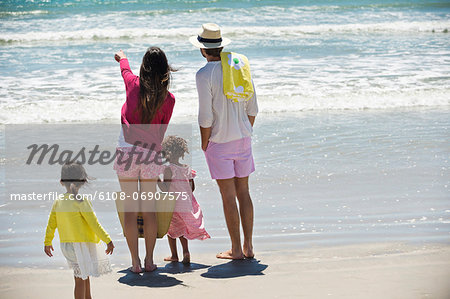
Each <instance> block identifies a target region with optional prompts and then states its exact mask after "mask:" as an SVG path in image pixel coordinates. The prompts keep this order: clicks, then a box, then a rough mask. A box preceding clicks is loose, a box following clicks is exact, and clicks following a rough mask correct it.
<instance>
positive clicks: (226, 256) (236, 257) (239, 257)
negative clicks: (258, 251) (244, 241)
mask: <svg viewBox="0 0 450 299" xmlns="http://www.w3.org/2000/svg"><path fill="white" fill-rule="evenodd" d="M216 258H218V259H228V260H243V259H244V255H243V254H242V252H241V253H240V254H236V255H233V253H232V252H231V250H228V251H225V252H221V253H218V254H217V255H216Z"/></svg>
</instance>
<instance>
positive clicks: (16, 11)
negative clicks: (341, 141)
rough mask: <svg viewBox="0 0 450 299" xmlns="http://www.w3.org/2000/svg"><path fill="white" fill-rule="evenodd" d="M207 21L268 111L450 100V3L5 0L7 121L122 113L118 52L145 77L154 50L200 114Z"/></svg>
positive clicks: (1, 67)
mask: <svg viewBox="0 0 450 299" xmlns="http://www.w3.org/2000/svg"><path fill="white" fill-rule="evenodd" d="M206 22H216V23H218V24H220V25H221V26H222V29H223V30H222V31H223V35H224V36H226V37H228V38H230V39H231V40H232V44H230V45H229V46H228V47H226V50H230V51H235V52H239V53H242V54H245V55H247V56H248V57H249V59H250V63H251V68H252V72H253V76H254V80H255V85H256V88H257V94H258V99H259V105H260V110H261V112H265V113H272V112H280V111H291V112H292V111H305V110H329V109H339V110H341V109H365V108H380V109H385V108H392V107H417V106H420V107H423V106H448V105H449V99H450V97H449V96H448V90H449V86H450V78H449V72H450V59H449V53H450V34H449V33H448V30H450V4H449V2H448V1H433V2H431V3H430V2H429V1H333V2H330V1H273V0H263V1H147V0H135V1H129V0H109V1H100V0H97V1H84V0H82V1H62V0H48V1H37V0H35V1H2V3H1V5H0V78H1V80H0V123H29V122H56V121H99V120H108V119H112V120H118V119H119V111H120V107H121V105H122V103H123V101H124V96H125V94H124V86H123V83H122V79H121V76H120V70H119V66H118V64H117V63H116V62H115V61H114V58H113V57H114V53H115V52H116V51H118V50H120V49H122V50H124V51H125V53H126V54H127V55H128V57H129V60H130V65H131V68H132V69H133V71H134V72H135V73H136V74H138V72H139V67H140V63H141V59H142V56H143V54H144V53H145V51H146V49H147V48H148V47H149V46H159V47H161V48H162V49H163V50H164V51H165V52H166V53H167V56H168V59H169V60H170V62H171V63H172V65H173V66H174V67H176V68H178V69H179V71H178V72H176V73H174V74H173V84H172V86H171V91H172V92H173V93H174V94H175V96H176V99H177V105H176V107H175V111H174V116H193V117H194V116H195V115H196V112H197V109H198V108H197V99H196V95H197V93H196V89H195V72H196V70H197V69H199V68H200V67H202V66H203V65H204V63H205V62H204V59H203V57H202V56H201V55H200V52H199V50H198V49H196V48H194V47H193V46H192V45H191V44H190V43H189V41H188V38H189V37H190V36H193V35H196V34H198V32H199V30H200V27H201V24H202V23H206Z"/></svg>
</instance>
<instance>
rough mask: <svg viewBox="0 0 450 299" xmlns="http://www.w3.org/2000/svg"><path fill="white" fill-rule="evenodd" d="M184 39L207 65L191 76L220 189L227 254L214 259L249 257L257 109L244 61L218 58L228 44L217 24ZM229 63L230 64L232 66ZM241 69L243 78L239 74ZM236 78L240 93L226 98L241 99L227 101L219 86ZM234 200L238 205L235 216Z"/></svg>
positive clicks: (205, 142)
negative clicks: (196, 49)
mask: <svg viewBox="0 0 450 299" xmlns="http://www.w3.org/2000/svg"><path fill="white" fill-rule="evenodd" d="M189 40H190V42H191V43H192V44H193V45H194V46H196V47H198V48H200V52H201V54H202V55H203V57H205V58H206V60H207V63H206V65H205V66H204V67H203V68H201V69H200V70H199V71H198V72H197V75H196V81H197V91H198V97H199V115H198V122H199V125H200V133H201V139H202V141H201V142H202V149H203V151H204V153H205V157H206V161H207V163H208V167H209V171H210V173H211V177H212V178H213V179H215V180H216V181H217V184H218V186H219V189H220V194H221V196H222V201H223V209H224V214H225V220H226V223H227V227H228V232H229V234H230V239H231V250H228V251H225V252H221V253H219V254H217V258H221V259H243V258H244V257H247V258H253V256H254V253H253V243H252V234H253V203H252V200H251V197H250V193H249V187H248V177H249V175H250V173H252V172H253V171H254V170H255V166H254V162H253V155H252V148H251V135H252V131H253V123H254V122H255V117H256V115H257V113H258V105H257V101H256V95H255V93H254V85H253V82H252V80H251V77H250V68H249V66H248V61H247V59H246V57H245V56H243V55H240V54H236V53H231V52H230V53H222V55H221V52H222V49H223V47H224V46H226V45H227V44H229V43H230V40H229V39H227V38H223V37H222V36H221V32H220V28H219V26H218V25H216V24H211V23H208V24H203V25H202V32H201V33H200V34H199V35H198V36H193V37H191V38H190V39H189ZM226 55H228V56H226ZM233 55H234V56H233ZM221 56H222V58H221ZM227 57H230V59H229V61H228V62H229V63H230V65H228V64H227V62H225V63H223V61H226V59H227ZM233 61H234V62H235V63H236V64H235V65H232V64H233ZM241 66H242V69H243V71H247V73H240V71H241ZM227 67H230V68H227ZM233 67H234V69H233ZM233 72H237V73H233ZM224 73H225V74H230V78H228V77H227V76H228V75H226V76H223V74H224ZM231 74H235V77H234V78H233V76H232V75H231ZM236 74H237V75H236ZM242 74H243V75H242ZM238 76H241V78H240V79H241V81H240V82H243V84H242V85H244V86H245V88H243V87H242V86H238V88H234V90H231V93H239V92H241V94H237V95H238V96H241V98H243V99H244V100H233V99H230V98H229V97H228V93H227V96H226V95H225V92H224V82H226V83H227V84H226V87H227V88H228V85H229V84H231V85H232V86H233V87H236V85H233V80H236V78H237V77H238ZM245 97H247V98H245ZM236 198H237V201H239V211H238V207H237V202H236ZM240 222H242V229H243V231H244V243H243V247H241V237H240Z"/></svg>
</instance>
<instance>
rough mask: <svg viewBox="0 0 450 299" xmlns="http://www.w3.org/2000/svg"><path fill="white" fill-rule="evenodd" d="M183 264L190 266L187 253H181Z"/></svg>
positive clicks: (189, 256) (189, 258)
mask: <svg viewBox="0 0 450 299" xmlns="http://www.w3.org/2000/svg"><path fill="white" fill-rule="evenodd" d="M182 263H183V264H190V263H191V255H190V253H189V252H185V253H183V261H182Z"/></svg>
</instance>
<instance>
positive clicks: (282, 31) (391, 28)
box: [0, 21, 450, 44]
mask: <svg viewBox="0 0 450 299" xmlns="http://www.w3.org/2000/svg"><path fill="white" fill-rule="evenodd" d="M448 28H450V21H423V22H402V21H399V22H385V23H368V24H362V23H357V24H320V25H299V26H248V27H242V26H240V27H226V28H224V29H223V33H224V35H228V36H232V37H235V38H236V39H239V38H240V37H241V36H245V38H246V39H248V37H249V36H251V37H252V38H255V39H258V38H268V37H278V38H280V37H281V38H283V37H285V38H289V37H292V36H301V35H307V34H328V33H333V34H335V33H344V34H346V33H364V32H367V33H371V32H374V33H377V32H379V33H383V32H386V33H408V32H410V33H417V32H435V33H439V32H444V33H447V32H448ZM197 31H198V28H197V27H195V28H191V27H180V28H166V29H163V28H153V29H146V28H127V29H116V28H103V29H98V28H92V29H85V30H75V31H47V32H33V31H32V32H26V33H1V34H0V44H10V43H27V42H41V41H42V42H47V41H73V40H94V41H95V40H111V39H113V40H115V39H118V40H122V39H127V40H129V39H138V38H146V37H152V38H161V39H169V40H170V39H186V38H187V37H189V36H191V35H193V34H195V33H196V32H197Z"/></svg>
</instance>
